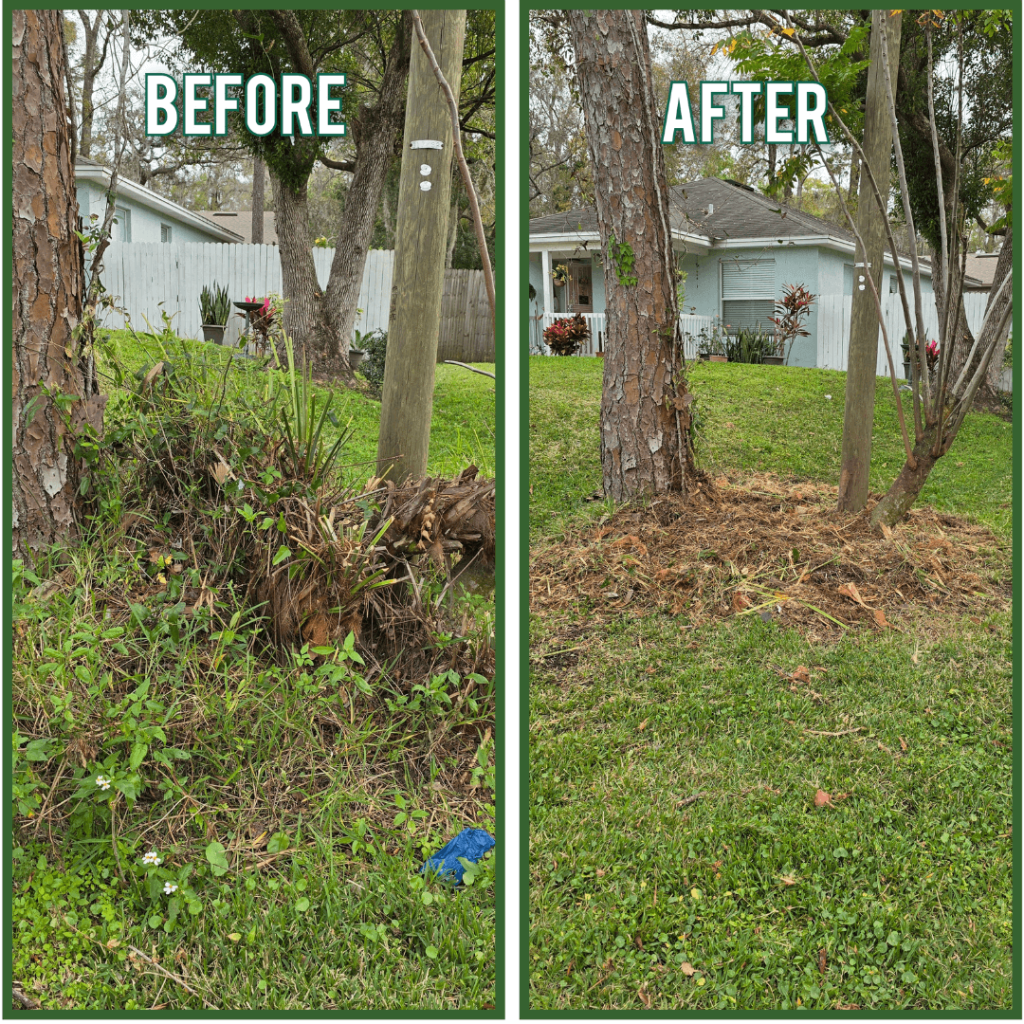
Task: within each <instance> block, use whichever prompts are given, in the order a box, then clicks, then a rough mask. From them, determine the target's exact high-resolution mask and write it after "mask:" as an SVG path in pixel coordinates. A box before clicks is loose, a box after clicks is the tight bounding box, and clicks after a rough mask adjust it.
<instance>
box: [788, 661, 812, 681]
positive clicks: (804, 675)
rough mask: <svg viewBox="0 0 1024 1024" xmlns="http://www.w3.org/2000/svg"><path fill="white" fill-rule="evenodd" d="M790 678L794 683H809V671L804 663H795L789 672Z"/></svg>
mask: <svg viewBox="0 0 1024 1024" xmlns="http://www.w3.org/2000/svg"><path fill="white" fill-rule="evenodd" d="M789 678H790V679H792V680H793V682H794V683H809V682H810V681H811V673H810V671H809V670H808V668H807V666H806V665H797V667H796V668H795V669H793V671H792V673H791V674H790V677H789Z"/></svg>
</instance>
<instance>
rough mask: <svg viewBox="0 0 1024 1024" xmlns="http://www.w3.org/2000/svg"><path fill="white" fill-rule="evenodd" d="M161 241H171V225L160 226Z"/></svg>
mask: <svg viewBox="0 0 1024 1024" xmlns="http://www.w3.org/2000/svg"><path fill="white" fill-rule="evenodd" d="M160 241H161V242H169V241H171V225H170V224H161V225H160Z"/></svg>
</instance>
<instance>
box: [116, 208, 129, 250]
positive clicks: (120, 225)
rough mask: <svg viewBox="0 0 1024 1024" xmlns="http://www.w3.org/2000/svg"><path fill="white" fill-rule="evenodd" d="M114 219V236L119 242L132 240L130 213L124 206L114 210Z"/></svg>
mask: <svg viewBox="0 0 1024 1024" xmlns="http://www.w3.org/2000/svg"><path fill="white" fill-rule="evenodd" d="M114 219H115V220H116V221H117V226H116V227H115V229H114V233H115V236H116V238H117V240H118V241H119V242H130V241H131V240H132V211H131V210H129V209H128V208H127V207H126V206H117V207H115V208H114Z"/></svg>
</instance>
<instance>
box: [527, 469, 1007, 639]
mask: <svg viewBox="0 0 1024 1024" xmlns="http://www.w3.org/2000/svg"><path fill="white" fill-rule="evenodd" d="M836 494H837V489H836V488H835V487H830V486H827V485H816V484H812V483H792V482H786V481H782V480H780V479H778V478H777V477H772V476H769V475H762V474H758V475H755V476H749V477H747V478H746V479H745V480H744V482H743V484H742V485H740V484H733V483H730V482H729V480H727V479H726V478H724V477H721V478H719V479H718V480H716V481H715V486H714V487H713V488H709V489H707V491H706V492H702V493H700V494H698V495H697V496H695V497H694V498H692V499H690V500H689V501H684V500H683V499H682V498H680V497H678V496H675V495H670V496H661V497H659V498H657V499H654V500H652V501H649V502H647V503H645V504H644V505H643V506H642V507H641V506H638V505H632V506H627V507H625V508H623V509H620V510H619V511H617V512H616V513H614V514H613V515H611V516H607V517H604V518H603V519H602V520H601V521H600V522H599V524H598V525H597V526H596V527H593V526H591V527H588V528H587V529H586V530H584V531H582V532H576V533H574V534H571V535H569V536H567V537H565V538H564V539H562V540H560V541H558V542H556V543H553V544H551V545H547V546H543V547H540V548H539V549H538V550H536V551H535V552H534V553H533V556H532V559H531V566H530V603H531V609H532V611H534V612H535V613H540V614H551V613H557V612H558V611H560V610H565V609H567V608H569V607H570V606H573V605H577V604H579V603H581V602H588V603H589V605H590V609H591V611H590V614H593V615H597V616H605V617H611V616H618V615H619V614H621V613H622V612H623V611H624V610H633V609H636V610H637V611H638V612H640V611H643V610H649V609H651V608H657V609H660V610H662V611H664V612H666V613H669V614H671V615H679V616H683V617H684V618H685V619H686V621H687V623H688V624H689V625H691V626H696V625H701V624H703V623H706V622H709V621H712V620H715V619H723V618H727V617H729V616H743V615H760V616H761V617H762V618H763V619H765V620H769V619H770V620H773V621H776V622H778V623H779V624H780V625H783V626H793V627H796V628H797V629H799V630H800V631H801V632H802V633H803V634H804V635H806V636H807V637H808V638H809V639H812V640H835V639H836V638H837V637H838V636H839V635H841V634H843V633H845V632H846V631H847V630H849V629H851V628H868V629H873V630H885V629H889V628H897V625H896V623H894V622H892V621H890V620H891V619H893V618H895V617H897V616H899V615H900V614H901V613H903V612H906V611H909V610H911V609H919V610H920V609H924V610H927V609H929V608H934V609H939V608H941V609H942V610H943V611H944V612H945V613H949V612H951V611H960V612H964V613H967V614H970V615H973V616H976V617H977V616H979V615H981V614H987V613H989V612H991V611H995V610H999V609H1004V608H1005V607H1006V606H1007V604H1008V602H1009V600H1010V598H1011V595H1012V586H1013V584H1012V579H1011V578H1010V573H1009V572H1008V562H1009V552H1008V551H1007V550H1006V546H1005V545H1004V544H1003V542H1002V541H1000V540H999V539H998V538H997V537H995V536H994V535H993V534H992V533H991V532H990V531H989V530H987V529H986V528H984V527H981V526H976V525H973V524H970V523H967V522H964V521H963V520H961V519H958V518H956V517H955V516H951V515H946V514H944V513H941V512H937V511H935V510H934V509H930V508H923V507H922V508H913V509H911V511H910V514H909V515H908V516H907V518H906V519H904V520H903V522H901V523H900V524H898V525H897V526H896V527H895V528H893V529H892V530H889V529H888V528H883V532H882V533H877V532H876V531H874V530H873V529H872V528H871V526H870V524H869V521H868V513H867V512H865V513H861V514H858V515H851V514H849V513H840V512H837V511H836V509H835V504H836ZM874 500H877V496H874V497H873V500H872V502H870V503H869V506H870V505H871V504H873V503H874Z"/></svg>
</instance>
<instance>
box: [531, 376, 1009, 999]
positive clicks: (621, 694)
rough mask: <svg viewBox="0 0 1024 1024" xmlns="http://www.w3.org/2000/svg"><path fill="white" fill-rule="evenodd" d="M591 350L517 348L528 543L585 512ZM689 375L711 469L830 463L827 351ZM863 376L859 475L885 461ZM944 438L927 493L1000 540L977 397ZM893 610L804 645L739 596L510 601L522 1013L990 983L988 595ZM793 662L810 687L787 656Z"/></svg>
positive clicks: (801, 469)
mask: <svg viewBox="0 0 1024 1024" xmlns="http://www.w3.org/2000/svg"><path fill="white" fill-rule="evenodd" d="M600 374H601V364H600V363H599V362H598V361H597V360H586V359H578V360H573V359H550V358H549V359H534V360H531V365H530V406H531V415H530V432H531V433H530V439H531V487H532V499H531V501H532V504H531V509H532V515H531V531H532V534H533V543H535V544H543V543H544V542H545V538H546V537H548V536H552V535H557V534H559V533H560V532H561V531H562V530H563V529H564V528H565V527H566V526H570V525H574V524H575V525H578V524H579V523H580V522H581V521H583V520H584V519H585V518H589V517H592V516H594V515H596V514H598V513H600V512H603V511H606V510H607V505H606V504H605V503H604V502H597V503H593V504H587V503H585V502H584V500H583V499H584V498H585V497H587V496H588V495H589V494H590V493H591V492H593V491H594V490H595V488H597V487H599V486H600V466H599V464H598V450H597V440H596V438H597V433H596V428H597V413H598V407H599V400H600ZM692 380H693V385H694V389H695V390H696V392H697V394H698V396H699V401H700V404H701V408H700V414H701V416H702V417H703V430H702V438H701V447H700V453H701V456H702V458H703V459H704V461H705V464H706V465H710V466H712V467H713V468H714V469H715V470H716V471H718V472H727V473H730V474H736V473H740V474H742V472H743V471H748V470H755V469H756V470H759V471H771V472H775V473H778V474H780V475H783V476H795V477H799V478H806V479H812V480H819V481H821V480H824V481H829V482H834V479H835V475H836V472H837V470H836V463H837V461H838V452H839V444H840V436H841V434H840V431H841V420H842V406H843V396H842V375H841V374H837V373H830V372H826V371H817V370H795V369H794V370H789V369H781V370H780V368H777V367H764V368H761V367H749V366H740V365H737V366H733V365H731V364H730V365H728V366H721V365H701V366H696V367H693V368H692ZM882 383H884V382H880V389H879V396H878V404H877V407H876V421H875V452H876V459H878V462H876V464H875V465H874V466H873V469H872V480H873V487H875V488H879V489H880V488H881V487H884V486H886V485H887V483H888V479H887V477H888V476H889V475H890V473H891V472H894V471H895V467H896V465H897V463H898V462H899V461H900V454H899V452H900V447H899V443H898V439H897V437H898V435H895V434H894V433H893V431H894V425H895V424H894V415H893V409H892V396H891V392H890V393H889V394H888V397H886V394H885V390H884V388H883V387H882ZM826 394H831V395H832V399H831V400H828V399H826V398H825V397H824V396H825V395H826ZM890 435H892V436H890ZM943 462H944V463H945V464H946V465H940V469H942V470H943V474H942V475H939V470H936V472H935V474H933V478H932V480H930V481H929V485H928V489H927V491H926V493H925V495H924V496H923V500H925V501H928V502H930V503H932V504H935V505H937V506H939V507H941V508H944V509H947V510H949V511H953V512H956V513H958V514H962V515H965V516H967V517H969V518H972V519H976V520H979V521H981V522H985V523H987V524H989V525H990V526H991V527H992V528H994V529H995V530H996V532H997V533H998V534H1000V535H1001V536H1002V537H1004V538H1006V537H1007V536H1008V534H1009V532H1010V528H1011V527H1010V520H1009V507H1010V502H1011V500H1012V478H1011V473H1012V431H1011V429H1010V427H1009V425H1008V424H1004V423H1003V422H1002V421H1001V420H999V419H997V418H995V417H991V416H984V415H972V416H971V417H969V419H968V421H967V424H966V425H965V428H964V431H963V433H962V434H961V437H960V438H959V439H958V441H957V443H956V445H955V446H954V448H953V450H952V452H951V453H950V455H949V457H948V459H946V460H943ZM880 466H885V467H886V468H885V469H882V468H880ZM1007 557H1008V556H1007ZM890 618H892V616H891V615H890ZM899 625H900V627H901V629H900V630H899V631H892V632H889V633H887V634H884V635H876V634H859V635H848V636H847V637H845V638H844V639H843V640H842V641H841V642H839V643H835V644H810V643H808V642H807V641H806V640H805V639H803V638H802V637H801V636H800V635H799V634H798V633H797V632H795V631H792V630H784V629H780V628H779V627H778V626H776V625H774V624H771V623H764V622H761V621H760V620H757V619H752V618H746V619H743V620H740V621H739V622H734V621H729V622H726V623H724V624H720V625H715V626H707V627H704V628H701V629H699V630H692V629H685V628H681V624H680V620H677V619H675V618H673V617H672V616H669V615H665V614H660V613H635V614H624V615H621V616H619V617H617V618H605V619H595V617H594V615H593V613H592V610H591V609H590V608H588V607H586V606H585V605H583V604H579V605H574V606H570V607H568V608H566V609H565V611H564V613H563V614H561V615H557V616H554V615H551V614H549V615H547V616H545V617H540V616H536V615H534V616H532V617H531V623H530V629H531V636H530V641H531V675H530V910H531V913H530V932H529V972H530V1005H531V1008H532V1009H534V1010H546V1011H552V1012H555V1011H564V1010H574V1011H579V1010H582V1009H587V1008H591V1009H604V1010H618V1011H631V1012H634V1013H636V1012H643V1011H644V1010H645V1009H648V1008H650V1009H653V1010H675V1011H679V1010H683V1011H702V1010H741V1011H742V1010H747V1011H750V1010H757V1011H793V1010H796V1009H798V1008H801V1009H804V1010H809V1011H814V1010H829V1009H852V1008H861V1009H864V1010H876V1011H891V1010H933V1011H935V1010H952V1011H958V1012H961V1013H963V1012H970V1011H972V1010H973V1011H978V1010H993V1009H1009V1008H1010V1007H1011V1006H1012V1001H1013V966H1012V965H1013V946H1012V936H1013V922H1012V877H1013V865H1012V821H1013V797H1012V792H1013V790H1012V773H1013V768H1014V758H1013V749H1012V748H1013V713H1012V712H1013V706H1012V705H1013V681H1012V680H1013V673H1012V650H1013V646H1012V621H1011V616H1010V614H1009V613H998V614H995V615H991V616H988V617H986V618H985V619H984V620H982V619H978V621H973V620H970V619H966V618H956V617H952V616H945V615H943V613H942V612H941V611H939V612H929V613H928V615H927V616H923V615H922V616H913V615H907V616H902V617H900V620H899ZM800 665H803V666H806V667H807V668H808V669H809V670H810V678H811V682H810V683H809V684H807V685H791V683H790V682H789V681H787V680H785V679H783V678H782V674H784V673H792V672H793V671H794V670H795V669H796V668H797V667H798V666H800ZM827 733H838V734H841V735H823V734H827ZM819 789H820V790H822V791H824V792H826V793H828V794H829V795H831V796H832V798H833V800H832V803H831V805H826V806H824V807H816V806H815V795H816V793H817V791H818V790H819Z"/></svg>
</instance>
